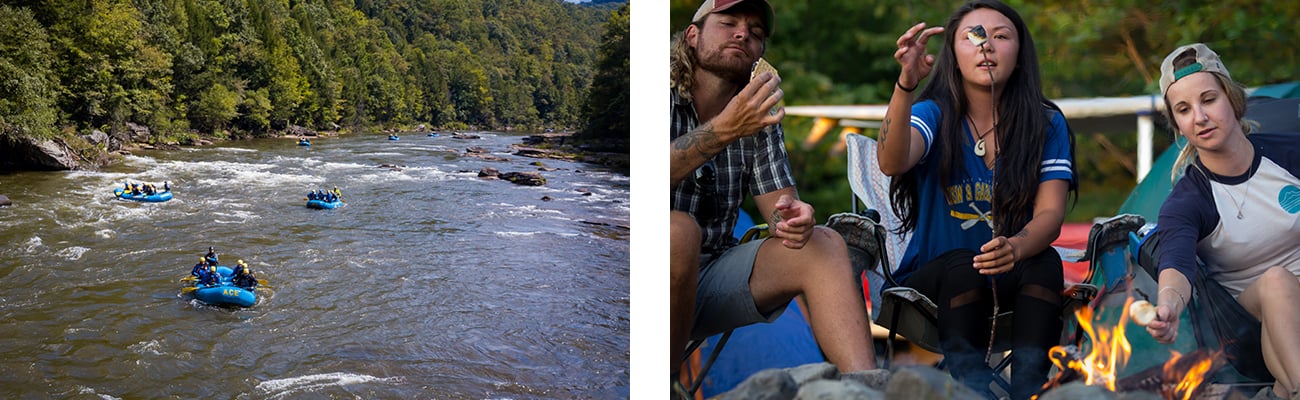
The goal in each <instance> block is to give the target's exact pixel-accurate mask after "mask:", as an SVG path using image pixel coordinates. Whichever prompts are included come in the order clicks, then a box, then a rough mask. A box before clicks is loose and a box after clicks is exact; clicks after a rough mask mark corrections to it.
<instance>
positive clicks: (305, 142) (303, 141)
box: [298, 139, 311, 146]
mask: <svg viewBox="0 0 1300 400" xmlns="http://www.w3.org/2000/svg"><path fill="white" fill-rule="evenodd" d="M298 145H299V146H311V141H310V140H306V139H303V140H299V141H298Z"/></svg>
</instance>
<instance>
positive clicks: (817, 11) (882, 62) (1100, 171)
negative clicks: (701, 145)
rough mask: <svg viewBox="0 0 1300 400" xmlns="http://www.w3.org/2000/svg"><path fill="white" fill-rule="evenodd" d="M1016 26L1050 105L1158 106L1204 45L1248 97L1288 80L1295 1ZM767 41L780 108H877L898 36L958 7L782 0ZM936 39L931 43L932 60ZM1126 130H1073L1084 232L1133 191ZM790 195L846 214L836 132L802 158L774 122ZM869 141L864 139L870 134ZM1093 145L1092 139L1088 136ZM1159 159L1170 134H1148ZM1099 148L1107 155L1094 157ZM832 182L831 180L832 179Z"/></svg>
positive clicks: (799, 136) (1062, 12)
mask: <svg viewBox="0 0 1300 400" xmlns="http://www.w3.org/2000/svg"><path fill="white" fill-rule="evenodd" d="M1004 1H1007V2H1008V3H1009V4H1010V5H1012V7H1014V8H1016V10H1017V11H1018V12H1019V13H1020V15H1021V16H1022V17H1024V18H1025V20H1026V23H1027V24H1028V25H1029V27H1030V29H1031V33H1032V34H1033V36H1034V41H1035V45H1036V50H1037V52H1038V56H1039V61H1040V70H1041V72H1042V79H1043V88H1044V91H1045V93H1046V94H1047V95H1048V96H1049V97H1050V98H1054V99H1059V98H1073V97H1098V96H1134V95H1142V94H1155V95H1158V92H1159V89H1158V86H1157V80H1158V79H1159V75H1160V73H1159V67H1160V62H1161V60H1163V59H1164V56H1165V55H1166V54H1168V53H1169V52H1170V51H1172V50H1173V49H1174V48H1176V47H1177V46H1179V45H1182V44H1187V43H1192V42H1204V43H1207V44H1208V45H1209V46H1210V47H1211V48H1214V49H1215V50H1216V51H1217V52H1219V54H1220V56H1222V58H1223V59H1224V62H1225V63H1226V64H1227V65H1228V67H1229V68H1230V69H1231V70H1232V77H1233V78H1234V79H1236V80H1237V81H1239V82H1241V83H1243V84H1245V85H1247V86H1250V87H1254V86H1260V85H1265V84H1271V83H1280V82H1288V81H1294V80H1297V79H1298V78H1300V77H1297V75H1296V73H1295V67H1296V65H1298V64H1300V58H1298V57H1300V52H1298V51H1297V48H1296V46H1294V45H1293V44H1292V36H1294V35H1293V32H1294V28H1293V25H1294V21H1296V20H1297V19H1298V18H1300V4H1298V3H1295V2H1257V1H1249V0H1226V1H1220V2H1198V1H1189V0H1156V1H1154V2H1153V1H1150V0H1110V1H1096V0H1084V1H1075V2H1031V1H1024V0H1004ZM770 3H771V4H772V6H773V8H774V10H775V13H776V20H775V22H774V25H775V31H774V32H773V35H772V37H771V40H770V41H769V42H768V48H767V51H766V54H765V55H764V57H765V58H767V59H768V60H769V61H770V62H772V64H773V65H774V66H776V67H777V69H778V70H780V71H781V78H782V83H781V88H782V90H784V91H785V99H784V103H785V105H787V106H791V105H826V104H885V103H886V102H888V96H890V95H891V93H892V87H891V86H892V85H893V83H894V80H895V79H896V78H897V77H898V72H899V66H898V62H897V61H896V60H894V58H893V53H894V51H895V50H896V49H897V48H898V47H897V45H896V43H895V42H896V41H897V39H898V37H899V36H900V35H902V33H903V32H904V31H906V30H907V28H909V27H910V26H912V25H913V24H915V23H916V22H919V21H925V22H926V23H928V24H929V25H931V26H935V25H943V24H944V23H946V22H947V18H948V16H949V15H950V14H951V13H952V12H953V11H954V10H955V9H956V8H957V7H958V6H959V5H960V2H952V1H935V0H907V1H880V0H867V1H862V0H782V1H779V2H775V1H773V2H770ZM699 4H700V1H698V0H670V11H671V15H670V29H669V30H668V31H667V32H664V40H668V39H669V38H670V36H671V34H672V33H674V32H676V31H679V30H681V29H683V28H685V27H686V25H687V24H688V23H689V19H690V17H691V16H692V15H693V14H694V13H695V10H696V8H697V7H699ZM938 42H939V41H938V40H931V41H930V46H929V48H930V51H931V52H932V53H933V52H937V51H938V49H939V47H940V46H939V44H938ZM1133 121H1134V120H1132V119H1126V120H1125V121H1124V122H1123V123H1121V124H1117V125H1114V126H1107V127H1098V128H1092V127H1088V126H1085V125H1083V124H1080V122H1082V121H1073V120H1072V121H1071V125H1072V126H1074V127H1075V129H1076V134H1077V138H1076V139H1077V140H1076V151H1075V153H1076V158H1077V159H1076V169H1077V170H1078V172H1079V180H1080V199H1079V201H1078V202H1077V204H1076V206H1075V208H1074V209H1072V210H1071V212H1070V214H1069V215H1068V216H1067V219H1068V220H1070V221H1087V220H1090V219H1092V218H1093V217H1097V216H1107V215H1111V214H1113V213H1114V212H1115V210H1116V209H1117V208H1118V206H1119V205H1120V204H1121V203H1122V202H1123V200H1124V196H1125V195H1126V194H1127V193H1128V192H1129V190H1131V189H1132V187H1133V186H1134V182H1135V180H1136V178H1135V175H1134V172H1133V171H1132V169H1131V167H1130V166H1129V165H1130V164H1132V162H1133V160H1132V154H1134V153H1135V151H1136V150H1135V148H1136V143H1135V140H1133V139H1132V138H1133V137H1134V130H1135V128H1134V122H1133ZM783 124H784V125H785V128H786V135H787V138H786V141H787V145H788V146H789V148H790V153H791V163H792V165H793V166H794V171H795V175H796V178H797V180H798V182H799V190H800V196H801V197H803V198H804V199H805V200H809V202H810V203H812V204H813V205H814V206H815V208H816V209H817V210H818V218H819V220H822V221H824V218H825V217H826V216H828V215H829V214H830V213H833V212H835V211H837V210H838V209H841V208H843V209H847V207H848V206H849V203H848V201H849V200H848V199H849V189H848V186H847V183H845V179H846V177H845V173H844V172H843V165H844V155H843V153H834V152H828V151H827V149H829V147H828V144H829V143H830V142H833V141H835V140H837V139H835V138H836V137H837V136H836V135H835V134H834V133H837V132H838V129H839V128H836V130H833V131H832V134H830V135H827V136H828V137H827V138H826V139H824V142H825V143H817V144H815V145H814V146H812V147H810V148H809V149H803V146H802V143H803V142H804V141H805V137H806V135H807V132H808V130H809V129H810V128H811V122H810V121H809V119H808V118H803V117H788V118H786V120H785V121H784V122H783ZM868 134H874V132H868ZM1098 135H1100V136H1098ZM1157 136H1163V137H1158V138H1157V142H1156V146H1155V150H1156V151H1157V152H1159V151H1161V150H1163V149H1164V148H1165V147H1166V146H1168V134H1167V133H1166V134H1164V135H1157ZM1099 138H1103V139H1105V141H1106V142H1107V143H1110V144H1109V145H1110V146H1112V147H1110V148H1106V147H1104V146H1102V144H1101V140H1099ZM837 171H838V172H837Z"/></svg>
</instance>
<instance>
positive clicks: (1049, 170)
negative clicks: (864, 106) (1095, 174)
mask: <svg viewBox="0 0 1300 400" xmlns="http://www.w3.org/2000/svg"><path fill="white" fill-rule="evenodd" d="M939 33H944V35H943V38H944V43H943V46H942V48H941V49H940V51H939V55H938V58H937V59H936V58H935V56H933V55H929V54H926V47H925V44H926V41H927V40H928V39H929V38H930V37H931V36H934V35H938V34H939ZM894 58H895V59H897V60H898V63H899V64H901V65H902V72H901V73H900V74H899V77H898V81H897V82H895V85H894V94H893V97H892V98H891V99H890V103H889V111H888V113H887V114H886V118H885V119H884V121H883V122H882V124H881V130H880V150H879V165H880V169H881V171H882V172H884V173H885V174H887V175H889V176H891V177H893V180H892V183H891V185H890V190H891V197H892V199H893V207H894V210H893V211H894V213H895V214H897V215H898V216H899V218H900V219H901V221H902V226H901V227H896V231H897V232H898V233H902V232H907V231H911V232H912V238H911V240H910V242H909V244H908V247H907V250H906V251H905V253H904V254H903V255H902V259H901V263H900V265H899V267H898V271H897V272H895V274H894V276H895V277H897V278H898V279H897V281H898V282H900V284H902V285H904V286H908V287H912V288H915V289H917V290H918V291H920V292H921V293H922V294H925V295H926V296H927V297H929V298H930V299H932V300H934V302H935V304H936V305H938V308H939V321H938V323H939V337H940V341H941V343H940V347H941V349H942V351H943V353H944V359H945V362H946V363H947V366H948V368H949V370H950V372H951V373H952V375H953V377H955V378H957V379H958V380H960V381H961V382H962V383H964V384H966V385H968V386H970V387H971V388H973V389H975V390H977V391H979V392H980V393H983V394H985V395H990V394H991V393H990V390H989V383H990V382H991V380H992V370H991V369H990V368H989V366H988V364H987V358H988V352H989V349H988V347H989V343H991V342H992V341H991V340H990V339H991V338H990V331H991V328H992V327H991V326H990V319H989V317H990V316H991V315H993V313H994V312H995V310H997V309H999V308H1000V309H1001V310H1004V311H1005V310H1015V314H1014V315H1015V318H1014V321H1013V325H1014V326H1015V328H1016V329H1015V334H1014V337H1012V338H1010V339H1011V342H1012V347H1013V348H1012V363H1013V364H1012V369H1011V371H1012V373H1011V381H1012V382H1011V384H1012V389H1011V392H1012V393H1010V394H1011V397H1012V398H1014V399H1023V398H1028V397H1029V396H1031V395H1032V394H1034V393H1035V392H1036V391H1038V390H1039V388H1040V387H1041V386H1042V384H1043V383H1044V382H1046V381H1047V373H1048V370H1049V369H1050V367H1051V365H1050V363H1049V360H1048V357H1047V352H1048V350H1049V349H1050V348H1051V347H1052V346H1053V345H1056V344H1057V343H1058V341H1059V340H1060V335H1061V307H1062V298H1061V295H1060V293H1061V290H1062V286H1063V280H1064V278H1063V272H1062V269H1061V259H1060V256H1059V255H1058V254H1057V253H1056V251H1055V250H1054V249H1052V247H1051V243H1052V241H1054V240H1056V238H1057V236H1058V235H1059V234H1060V231H1061V223H1062V222H1063V221H1064V219H1065V212H1066V202H1067V198H1068V197H1069V195H1070V193H1071V192H1074V191H1075V188H1076V184H1075V180H1074V168H1073V159H1074V156H1073V142H1074V138H1073V134H1072V133H1071V132H1070V130H1069V126H1068V125H1067V124H1066V121H1065V118H1064V117H1063V116H1062V115H1061V112H1060V109H1059V108H1058V107H1056V105H1055V104H1053V103H1052V102H1051V101H1049V100H1048V99H1047V98H1046V97H1044V95H1043V93H1042V84H1041V82H1040V77H1039V68H1038V56H1037V54H1036V52H1035V50H1034V42H1033V38H1032V36H1031V35H1030V33H1029V29H1028V28H1027V27H1026V26H1025V23H1024V20H1023V19H1021V17H1020V15H1019V14H1018V13H1016V11H1015V10H1014V9H1012V8H1011V7H1008V6H1007V5H1005V4H1002V3H1000V2H998V1H996V0H977V1H972V2H969V3H966V4H965V5H963V6H962V7H961V8H960V9H958V10H957V12H956V13H954V14H953V15H952V17H951V18H950V19H949V20H948V23H947V25H946V26H944V27H933V28H928V29H927V28H926V26H925V23H919V24H917V25H915V26H913V27H912V28H911V29H909V30H908V31H907V32H906V33H904V34H903V35H902V36H901V37H899V39H898V51H896V52H895V53H894ZM932 71H933V72H934V73H933V74H931V72H932ZM927 76H931V79H930V81H929V83H928V84H927V85H926V86H925V88H923V89H922V90H921V91H920V92H919V93H917V94H916V95H915V102H914V98H913V96H914V95H913V93H912V92H913V91H914V90H915V89H916V88H917V85H919V84H920V82H921V80H922V79H924V78H926V77H927Z"/></svg>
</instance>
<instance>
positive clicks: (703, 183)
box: [669, 90, 794, 253]
mask: <svg viewBox="0 0 1300 400" xmlns="http://www.w3.org/2000/svg"><path fill="white" fill-rule="evenodd" d="M669 92H670V94H671V96H672V97H671V98H672V110H671V111H672V127H671V129H672V139H677V138H678V137H680V136H682V135H685V134H687V133H689V132H690V131H691V130H693V129H695V127H696V126H698V125H699V124H700V121H699V117H698V116H697V115H695V106H694V104H693V103H692V102H691V101H690V100H686V99H683V98H681V97H679V96H678V95H677V93H676V92H674V91H672V90H669ZM791 186H794V176H793V175H791V173H790V162H789V159H788V157H787V155H786V151H785V133H784V131H783V130H782V129H781V124H776V125H772V126H770V127H768V128H766V129H763V130H762V131H760V132H758V133H755V134H753V135H750V136H746V137H744V138H741V139H739V140H737V141H735V142H732V143H731V144H730V145H727V148H726V149H724V150H723V151H722V152H721V153H718V154H717V155H715V156H713V158H712V159H710V160H709V161H708V162H706V163H705V164H704V165H703V166H701V167H699V168H696V169H695V173H693V174H691V175H690V176H688V177H687V178H686V179H685V180H683V181H682V182H681V183H679V184H678V185H677V186H675V187H673V188H672V199H671V201H672V209H673V211H683V212H686V213H688V214H691V216H693V217H695V220H696V222H698V223H699V224H700V230H701V233H702V234H703V243H702V244H701V250H702V252H704V253H721V252H722V251H725V250H726V249H728V248H730V247H732V246H735V245H736V244H737V243H738V240H737V239H736V238H735V237H734V236H733V235H732V232H733V231H734V230H735V229H736V221H737V219H738V218H739V211H740V203H741V202H742V201H744V200H745V196H747V195H749V196H756V195H761V194H764V193H770V192H773V191H776V190H780V189H784V188H787V187H791ZM754 219H755V221H760V218H759V217H755V218H754Z"/></svg>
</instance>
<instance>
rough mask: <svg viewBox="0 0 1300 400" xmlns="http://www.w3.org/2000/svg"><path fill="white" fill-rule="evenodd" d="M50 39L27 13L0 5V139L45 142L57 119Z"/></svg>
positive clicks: (56, 86) (55, 82)
mask: <svg viewBox="0 0 1300 400" xmlns="http://www.w3.org/2000/svg"><path fill="white" fill-rule="evenodd" d="M49 52H50V42H49V36H48V35H47V34H46V32H45V29H44V28H42V27H41V25H40V23H39V22H37V21H36V19H35V18H34V17H33V16H32V13H31V12H30V11H28V10H25V9H21V8H17V9H16V8H12V7H9V6H4V5H0V77H3V78H0V138H4V137H6V136H19V135H20V136H26V137H35V138H42V139H47V138H50V137H52V136H53V135H54V134H55V133H56V132H55V129H54V122H55V120H56V119H57V118H58V114H57V109H56V108H55V104H54V93H55V92H56V91H57V90H58V80H57V78H56V77H55V76H54V73H53V70H52V65H51V62H50V61H51V60H50V59H49V57H48V54H49Z"/></svg>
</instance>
